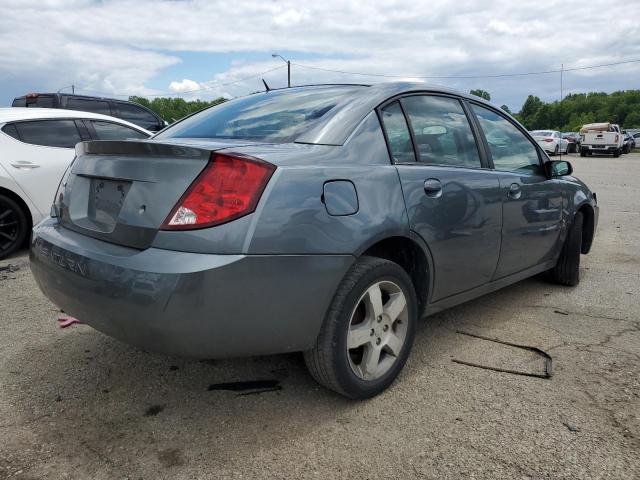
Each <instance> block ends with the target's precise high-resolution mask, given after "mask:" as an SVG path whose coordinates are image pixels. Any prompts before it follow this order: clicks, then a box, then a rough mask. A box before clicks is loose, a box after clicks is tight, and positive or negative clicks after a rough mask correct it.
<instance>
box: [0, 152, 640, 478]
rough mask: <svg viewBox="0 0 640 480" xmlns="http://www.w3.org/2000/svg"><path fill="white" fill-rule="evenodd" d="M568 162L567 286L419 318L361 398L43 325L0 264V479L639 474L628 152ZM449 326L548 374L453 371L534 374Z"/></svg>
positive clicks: (271, 360) (639, 182)
mask: <svg viewBox="0 0 640 480" xmlns="http://www.w3.org/2000/svg"><path fill="white" fill-rule="evenodd" d="M571 161H572V162H573V164H574V168H575V172H576V175H577V176H579V177H580V178H582V179H583V180H585V181H586V182H587V183H588V184H589V185H590V187H591V188H592V189H594V190H595V191H596V192H597V193H598V198H599V201H600V205H601V212H600V225H599V230H598V233H597V237H596V239H595V243H594V246H593V250H592V253H591V254H590V255H587V256H583V257H582V272H581V275H582V282H581V284H580V285H579V286H578V287H577V288H565V287H560V286H555V285H551V284H548V283H545V282H544V281H542V280H540V279H538V278H534V279H530V280H526V281H523V282H521V283H518V284H516V285H513V286H511V287H508V288H505V289H503V290H501V291H499V292H496V293H494V294H491V295H489V296H486V297H483V298H480V299H478V300H475V301H472V302H469V303H467V304H464V305H462V306H459V307H457V308H454V309H451V310H448V311H445V312H442V313H440V314H438V315H435V316H433V317H430V318H428V319H426V320H425V321H424V323H423V324H422V326H421V328H420V329H419V333H418V336H417V339H416V343H415V346H414V350H413V353H412V356H411V358H410V359H409V362H408V364H407V366H406V368H405V370H404V372H403V373H402V374H401V376H400V378H399V379H398V381H397V382H396V383H395V384H394V385H393V387H392V388H391V389H390V390H388V391H387V392H385V393H384V394H382V395H380V396H379V397H376V398H374V399H371V400H368V401H365V402H353V401H348V400H345V399H343V398H341V397H339V396H337V395H335V394H333V393H331V392H328V391H326V390H323V389H322V388H320V387H318V386H317V385H316V384H315V383H314V382H313V380H312V379H311V378H310V377H309V375H308V374H307V373H306V371H305V368H304V364H303V361H302V358H301V356H300V355H282V356H273V357H261V358H250V359H236V360H225V361H204V362H202V361H193V360H185V359H180V358H171V357H166V356H162V355H156V354H151V353H146V352H143V351H141V350H138V349H136V348H133V347H130V346H127V345H124V344H122V343H119V342H118V341H116V340H113V339H111V338H108V337H106V336H104V335H102V334H100V333H98V332H96V331H94V330H92V329H91V328H89V327H87V326H82V325H79V326H74V327H71V328H68V329H65V330H62V329H59V328H58V326H57V322H56V320H55V318H56V313H57V309H56V308H55V307H54V306H53V305H52V304H51V303H49V301H48V300H47V299H45V298H44V296H43V295H42V294H41V293H40V291H39V290H38V289H37V287H36V285H35V283H34V281H33V278H32V276H31V274H30V271H29V269H28V263H27V255H26V252H22V253H21V254H19V255H17V256H15V257H14V258H11V259H7V260H4V261H2V262H0V267H1V266H6V265H7V264H13V265H16V266H18V267H19V270H17V271H15V272H8V271H0V302H1V307H2V308H0V328H1V333H0V478H23V479H58V478H73V479H76V478H77V479H88V478H91V479H114V478H119V479H123V478H130V479H162V478H167V479H196V478H198V479H199V478H212V479H226V478H278V479H280V478H291V479H294V478H338V477H345V478H368V479H377V478H380V479H382V478H384V479H395V478H397V479H404V478H424V479H459V478H504V479H534V478H535V479H544V478H549V479H561V478H567V479H569V478H570V479H576V478H578V479H579V478H584V479H593V478H620V479H623V478H624V479H632V478H640V302H639V299H640V248H639V247H638V246H639V245H640V155H639V154H629V155H624V156H622V157H621V158H619V159H612V158H596V157H590V158H579V157H575V156H572V158H571ZM457 330H461V331H465V332H469V333H474V334H479V335H482V336H485V337H490V338H496V339H499V340H503V341H508V342H512V343H518V344H524V345H530V346H536V347H538V348H541V349H543V350H545V351H546V352H548V353H549V354H550V355H552V357H553V366H554V376H553V377H552V378H551V379H549V380H545V379H540V378H533V377H525V376H520V375H514V374H509V373H500V372H495V371H491V370H485V369H480V368H475V367H471V366H468V365H463V364H459V363H455V362H453V361H452V360H462V361H467V362H471V363H478V364H482V365H487V366H494V367H498V368H507V369H512V370H517V371H523V372H532V373H540V372H541V371H543V370H542V369H543V363H542V361H541V359H540V357H539V356H537V355H535V354H533V353H531V352H527V351H523V350H521V349H517V348H514V347H508V346H506V345H502V344H496V343H493V342H487V341H484V340H481V339H478V338H475V337H470V336H466V335H461V334H459V333H456V331H457ZM234 382H257V383H250V384H237V383H234ZM229 383H230V385H220V384H229Z"/></svg>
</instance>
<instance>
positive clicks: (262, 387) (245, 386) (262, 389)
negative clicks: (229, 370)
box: [208, 380, 282, 396]
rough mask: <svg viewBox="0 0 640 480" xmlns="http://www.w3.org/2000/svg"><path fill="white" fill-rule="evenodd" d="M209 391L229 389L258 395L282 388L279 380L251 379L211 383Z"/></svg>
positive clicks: (244, 393) (241, 394) (242, 394)
mask: <svg viewBox="0 0 640 480" xmlns="http://www.w3.org/2000/svg"><path fill="white" fill-rule="evenodd" d="M208 390H209V391H212V390H229V391H232V392H241V393H238V396H244V395H257V394H260V393H266V392H277V391H279V390H282V386H281V385H280V381H279V380H249V381H246V382H229V383H215V384H213V385H209V388H208Z"/></svg>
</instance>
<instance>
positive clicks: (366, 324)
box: [304, 257, 418, 399]
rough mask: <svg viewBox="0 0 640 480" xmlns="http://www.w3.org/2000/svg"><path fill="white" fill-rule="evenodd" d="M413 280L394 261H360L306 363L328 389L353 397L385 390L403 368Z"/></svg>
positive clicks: (412, 317) (413, 307) (413, 317)
mask: <svg viewBox="0 0 640 480" xmlns="http://www.w3.org/2000/svg"><path fill="white" fill-rule="evenodd" d="M417 315H418V314H417V300H416V293H415V290H414V288H413V284H412V282H411V278H410V277H409V275H407V273H406V272H405V270H404V269H403V268H401V267H400V266H399V265H397V264H396V263H393V262H390V261H388V260H384V259H381V258H374V257H362V258H360V259H358V260H357V261H356V263H355V264H354V265H353V266H352V267H351V268H350V269H349V271H348V272H347V274H346V275H345V277H344V278H343V280H342V282H341V283H340V285H339V286H338V289H337V291H336V294H335V295H334V297H333V300H332V302H331V306H330V307H329V310H328V312H327V315H326V317H325V320H324V323H323V324H322V328H321V330H320V333H319V335H318V338H317V340H316V344H315V345H314V347H313V348H312V349H311V350H308V351H306V352H305V353H304V360H305V363H306V364H307V368H308V369H309V372H310V373H311V375H312V376H313V377H314V378H315V379H316V381H317V382H318V383H320V384H321V385H323V386H325V387H326V388H328V389H330V390H333V391H335V392H338V393H340V394H342V395H344V396H346V397H349V398H353V399H364V398H370V397H373V396H375V395H378V394H379V393H381V392H382V391H384V390H385V389H386V388H387V387H388V386H389V385H391V383H393V381H394V380H395V378H396V377H397V376H398V374H399V373H400V371H401V370H402V368H403V367H404V364H405V362H406V361H407V358H408V357H409V352H410V351H411V346H412V345H413V339H414V337H415V330H416V323H417Z"/></svg>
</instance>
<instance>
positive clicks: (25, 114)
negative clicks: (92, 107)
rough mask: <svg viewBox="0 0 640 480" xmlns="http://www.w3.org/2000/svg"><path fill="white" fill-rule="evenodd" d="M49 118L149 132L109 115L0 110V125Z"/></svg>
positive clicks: (48, 109) (26, 108)
mask: <svg viewBox="0 0 640 480" xmlns="http://www.w3.org/2000/svg"><path fill="white" fill-rule="evenodd" d="M51 118H73V119H94V120H108V121H110V122H116V123H120V124H122V125H126V126H128V127H131V128H135V129H136V130H139V131H142V132H146V133H148V134H149V135H152V133H151V132H149V131H148V130H145V129H144V128H142V127H139V126H138V125H136V124H134V123H131V122H127V121H126V120H122V119H121V118H116V117H110V116H109V115H101V114H99V113H92V112H80V111H77V110H65V109H62V108H31V107H7V108H0V124H2V123H7V122H17V121H23V120H46V119H51Z"/></svg>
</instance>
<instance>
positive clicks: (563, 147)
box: [529, 130, 569, 155]
mask: <svg viewBox="0 0 640 480" xmlns="http://www.w3.org/2000/svg"><path fill="white" fill-rule="evenodd" d="M529 133H530V134H531V136H532V137H533V139H534V140H535V141H536V142H538V145H540V146H541V147H542V148H543V150H544V151H545V152H549V153H550V154H552V155H557V154H558V153H569V142H568V141H567V139H565V138H562V135H561V134H560V132H558V131H557V130H533V131H532V132H529Z"/></svg>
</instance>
